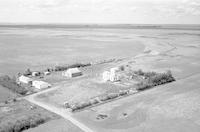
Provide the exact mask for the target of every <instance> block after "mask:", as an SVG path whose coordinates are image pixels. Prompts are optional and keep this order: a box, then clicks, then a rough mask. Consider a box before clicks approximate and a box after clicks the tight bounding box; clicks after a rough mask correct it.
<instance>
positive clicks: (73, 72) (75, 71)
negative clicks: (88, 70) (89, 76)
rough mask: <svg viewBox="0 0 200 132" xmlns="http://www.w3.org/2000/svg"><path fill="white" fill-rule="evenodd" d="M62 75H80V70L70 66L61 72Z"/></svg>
mask: <svg viewBox="0 0 200 132" xmlns="http://www.w3.org/2000/svg"><path fill="white" fill-rule="evenodd" d="M62 75H63V76H66V77H71V78H72V77H77V76H81V75H82V72H81V71H80V70H79V69H78V68H70V69H68V70H67V71H65V72H63V73H62Z"/></svg>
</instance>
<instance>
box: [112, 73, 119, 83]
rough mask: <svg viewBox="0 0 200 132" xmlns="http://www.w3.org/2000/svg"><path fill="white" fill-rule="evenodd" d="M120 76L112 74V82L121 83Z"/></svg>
mask: <svg viewBox="0 0 200 132" xmlns="http://www.w3.org/2000/svg"><path fill="white" fill-rule="evenodd" d="M119 80H120V79H119V75H118V74H110V81H111V82H116V81H119Z"/></svg>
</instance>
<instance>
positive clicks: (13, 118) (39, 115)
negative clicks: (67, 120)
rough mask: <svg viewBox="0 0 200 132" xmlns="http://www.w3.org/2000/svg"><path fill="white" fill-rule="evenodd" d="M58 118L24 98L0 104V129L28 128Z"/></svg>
mask: <svg viewBox="0 0 200 132" xmlns="http://www.w3.org/2000/svg"><path fill="white" fill-rule="evenodd" d="M58 118H60V117H59V116H57V115H55V114H53V113H51V112H49V111H47V110H44V109H43V108H41V107H38V106H36V105H34V104H31V103H29V102H27V101H25V100H18V101H15V102H9V103H7V104H1V106H0V131H9V132H10V131H12V130H13V129H15V130H16V131H19V130H20V129H28V128H29V127H30V126H31V127H36V126H38V125H40V124H41V123H45V122H47V121H49V120H51V119H58Z"/></svg>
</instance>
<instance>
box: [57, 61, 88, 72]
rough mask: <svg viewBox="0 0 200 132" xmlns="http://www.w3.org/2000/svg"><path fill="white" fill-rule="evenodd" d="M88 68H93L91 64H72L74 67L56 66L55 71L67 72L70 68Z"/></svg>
mask: <svg viewBox="0 0 200 132" xmlns="http://www.w3.org/2000/svg"><path fill="white" fill-rule="evenodd" d="M86 66H91V64H90V63H86V64H83V63H75V64H72V65H66V66H55V69H54V70H55V71H64V70H67V69H69V68H76V67H78V68H80V67H86Z"/></svg>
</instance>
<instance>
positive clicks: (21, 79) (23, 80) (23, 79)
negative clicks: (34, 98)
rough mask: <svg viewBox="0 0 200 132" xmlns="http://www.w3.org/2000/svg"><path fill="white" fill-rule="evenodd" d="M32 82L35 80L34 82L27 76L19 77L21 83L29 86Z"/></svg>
mask: <svg viewBox="0 0 200 132" xmlns="http://www.w3.org/2000/svg"><path fill="white" fill-rule="evenodd" d="M32 81H33V80H32V79H31V78H29V77H26V76H24V75H22V76H20V77H19V82H21V83H26V84H28V83H31V82H32Z"/></svg>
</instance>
